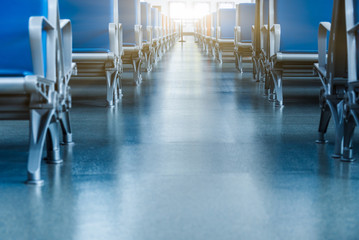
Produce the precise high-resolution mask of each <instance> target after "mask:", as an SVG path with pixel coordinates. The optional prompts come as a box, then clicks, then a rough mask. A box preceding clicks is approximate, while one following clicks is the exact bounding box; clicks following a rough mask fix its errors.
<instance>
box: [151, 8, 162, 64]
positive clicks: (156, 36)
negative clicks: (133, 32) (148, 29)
mask: <svg viewBox="0 0 359 240" xmlns="http://www.w3.org/2000/svg"><path fill="white" fill-rule="evenodd" d="M151 25H152V33H153V39H152V47H153V50H154V52H153V58H154V62H156V63H157V62H158V60H159V56H158V50H159V48H160V42H159V41H160V40H159V36H160V33H159V31H160V29H159V25H158V9H157V8H154V7H152V8H151Z"/></svg>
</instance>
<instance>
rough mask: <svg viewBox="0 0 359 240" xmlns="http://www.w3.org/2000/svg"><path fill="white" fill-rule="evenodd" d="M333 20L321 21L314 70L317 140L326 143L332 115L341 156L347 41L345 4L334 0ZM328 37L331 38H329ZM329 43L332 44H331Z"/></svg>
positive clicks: (337, 149) (335, 152) (336, 145)
mask: <svg viewBox="0 0 359 240" xmlns="http://www.w3.org/2000/svg"><path fill="white" fill-rule="evenodd" d="M333 9H334V10H333V16H332V22H331V23H330V22H321V23H320V25H319V31H318V55H319V58H318V63H315V64H314V70H315V71H316V73H317V74H318V76H319V78H320V80H321V82H322V89H321V91H320V107H321V110H322V111H321V118H320V123H319V139H318V140H317V143H319V144H324V143H326V140H325V134H326V132H327V129H328V124H329V121H330V119H331V118H333V120H334V123H335V129H336V140H335V147H334V154H333V157H334V158H341V156H342V139H343V127H344V121H343V113H344V109H343V107H344V105H343V104H344V97H345V95H344V93H345V92H346V91H347V82H348V78H347V69H348V66H347V40H346V32H345V27H346V25H345V3H344V1H340V0H339V1H338V0H334V7H333ZM328 36H329V37H328ZM327 43H329V47H328V44H327Z"/></svg>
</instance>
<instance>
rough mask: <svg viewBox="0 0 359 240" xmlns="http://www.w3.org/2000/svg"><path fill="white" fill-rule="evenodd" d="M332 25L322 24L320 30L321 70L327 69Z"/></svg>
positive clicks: (328, 23)
mask: <svg viewBox="0 0 359 240" xmlns="http://www.w3.org/2000/svg"><path fill="white" fill-rule="evenodd" d="M330 28H331V23H330V22H321V23H320V24H319V29H318V63H319V68H323V69H326V65H327V48H328V41H327V34H328V33H329V32H330Z"/></svg>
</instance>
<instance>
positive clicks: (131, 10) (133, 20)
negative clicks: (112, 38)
mask: <svg viewBox="0 0 359 240" xmlns="http://www.w3.org/2000/svg"><path fill="white" fill-rule="evenodd" d="M70 1H71V0H70ZM87 2H88V0H87ZM97 2H99V3H102V1H97ZM118 9H119V10H118V11H119V22H120V23H122V29H123V42H124V44H136V35H135V26H136V25H141V5H140V0H118Z"/></svg>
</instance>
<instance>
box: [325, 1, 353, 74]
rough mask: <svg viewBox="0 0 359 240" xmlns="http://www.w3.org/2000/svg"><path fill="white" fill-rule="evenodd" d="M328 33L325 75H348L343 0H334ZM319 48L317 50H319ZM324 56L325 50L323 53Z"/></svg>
mask: <svg viewBox="0 0 359 240" xmlns="http://www.w3.org/2000/svg"><path fill="white" fill-rule="evenodd" d="M333 4H334V5H333V10H332V20H331V23H332V24H331V30H330V34H329V47H328V51H327V53H328V57H327V77H330V76H331V77H333V78H347V77H348V54H347V35H346V16H345V1H342V0H334V3H333ZM320 51H321V50H319V52H320ZM323 56H325V52H324V53H323Z"/></svg>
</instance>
